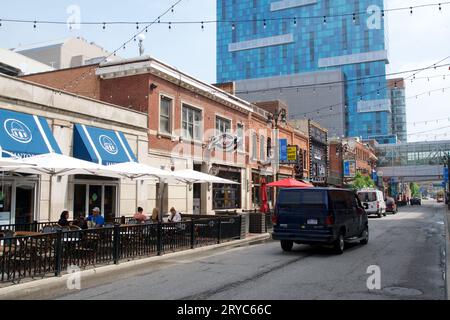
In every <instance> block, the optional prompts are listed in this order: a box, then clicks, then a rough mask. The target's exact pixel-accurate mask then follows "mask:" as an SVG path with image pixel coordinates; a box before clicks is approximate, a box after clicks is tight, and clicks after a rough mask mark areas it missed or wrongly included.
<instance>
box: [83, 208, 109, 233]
mask: <svg viewBox="0 0 450 320" xmlns="http://www.w3.org/2000/svg"><path fill="white" fill-rule="evenodd" d="M86 221H93V222H94V223H95V227H96V228H101V227H103V225H104V224H105V219H104V218H103V217H102V215H101V214H100V209H99V208H98V207H95V208H94V209H92V215H90V216H89V217H88V218H87V219H86Z"/></svg>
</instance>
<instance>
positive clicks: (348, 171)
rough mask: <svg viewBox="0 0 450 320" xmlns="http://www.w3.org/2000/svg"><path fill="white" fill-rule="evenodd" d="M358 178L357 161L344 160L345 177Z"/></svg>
mask: <svg viewBox="0 0 450 320" xmlns="http://www.w3.org/2000/svg"><path fill="white" fill-rule="evenodd" d="M355 176H356V161H355V160H344V177H345V178H354V177H355Z"/></svg>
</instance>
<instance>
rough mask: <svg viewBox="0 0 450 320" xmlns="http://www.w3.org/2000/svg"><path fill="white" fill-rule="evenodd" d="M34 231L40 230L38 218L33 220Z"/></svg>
mask: <svg viewBox="0 0 450 320" xmlns="http://www.w3.org/2000/svg"><path fill="white" fill-rule="evenodd" d="M33 231H34V232H38V222H37V220H34V221H33Z"/></svg>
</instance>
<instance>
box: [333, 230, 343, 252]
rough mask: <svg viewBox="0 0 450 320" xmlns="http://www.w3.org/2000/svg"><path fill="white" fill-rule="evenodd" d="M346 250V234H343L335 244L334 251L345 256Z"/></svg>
mask: <svg viewBox="0 0 450 320" xmlns="http://www.w3.org/2000/svg"><path fill="white" fill-rule="evenodd" d="M344 248H345V241H344V234H343V233H342V232H341V233H340V234H339V237H338V238H337V239H336V241H335V242H334V246H333V250H334V252H335V253H336V254H343V253H344Z"/></svg>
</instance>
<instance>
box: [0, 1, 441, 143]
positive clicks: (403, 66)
mask: <svg viewBox="0 0 450 320" xmlns="http://www.w3.org/2000/svg"><path fill="white" fill-rule="evenodd" d="M230 1H231V0H230ZM439 1H440V0H435V1H433V0H407V1H405V0H385V7H386V8H387V9H389V8H400V7H410V6H416V5H421V4H434V3H435V4H437V3H439ZM175 2H176V0H129V1H126V2H122V1H120V2H116V1H104V0H97V1H87V0H78V1H76V0H71V1H67V0H59V1H50V0H40V1H35V0H15V1H6V0H0V8H1V9H0V19H7V18H10V19H29V20H57V21H67V20H68V19H69V18H70V17H71V16H72V15H73V13H74V11H73V8H75V10H79V13H80V19H81V21H85V22H86V21H113V20H116V21H153V20H154V19H156V18H157V17H158V16H159V15H161V13H162V12H164V11H165V10H167V9H168V8H170V7H171V6H172V4H173V3H175ZM441 2H444V1H441ZM215 16H216V0H182V1H181V3H180V4H179V5H177V6H176V7H175V8H174V12H169V13H168V14H167V15H166V16H165V18H164V19H165V20H168V21H170V20H171V19H173V20H174V21H175V20H190V21H203V20H214V19H215ZM1 23H2V26H1V27H0V47H3V48H14V47H18V46H20V45H29V44H34V43H40V42H46V41H50V40H57V39H64V38H67V37H75V36H81V37H83V38H85V39H87V40H89V41H93V42H95V43H97V44H98V45H100V46H102V47H104V48H105V49H106V50H109V51H114V50H116V49H119V48H122V47H123V45H122V44H123V43H124V42H125V41H127V40H129V39H131V38H132V36H133V35H134V34H135V33H136V32H137V30H136V26H135V25H132V26H123V25H122V26H107V27H106V29H105V30H103V28H102V27H101V26H85V25H83V26H81V28H80V29H72V30H69V28H68V27H67V26H66V25H40V24H38V25H37V26H36V28H33V24H32V23H31V24H16V23H11V22H4V21H3V22H1ZM449 26H450V4H449V5H442V10H441V11H439V10H438V6H433V7H430V8H421V9H419V8H417V9H415V10H413V14H412V15H411V14H410V12H409V10H405V11H397V12H389V13H387V14H386V27H387V37H386V38H387V48H388V54H389V60H390V64H389V65H388V67H387V73H395V72H401V71H406V70H412V69H420V68H424V67H428V66H431V65H433V64H435V63H436V62H438V61H440V60H442V59H444V58H446V57H449V56H450V28H449ZM140 27H142V26H140ZM145 35H146V39H145V41H144V47H145V53H146V54H149V55H151V56H153V57H155V58H157V59H160V60H162V61H164V62H166V63H168V64H170V65H173V66H175V67H177V68H178V69H179V70H182V71H184V72H186V73H189V74H191V75H193V76H195V77H197V78H199V79H201V80H203V81H206V82H209V83H214V82H215V80H216V29H215V25H214V24H206V25H205V28H204V29H203V30H202V29H201V27H200V25H182V26H181V25H174V26H172V29H171V30H169V28H168V26H167V25H158V24H155V25H153V26H152V27H151V28H150V29H149V30H148V33H145ZM138 53H139V51H138V47H137V44H136V43H135V42H133V41H132V42H131V43H130V44H129V45H127V46H126V48H125V50H123V49H120V51H119V52H118V55H120V56H121V57H124V58H129V57H134V56H137V55H138ZM445 63H449V64H450V57H449V58H448V59H447V60H445V61H443V62H442V64H445ZM444 75H445V76H446V77H445V79H444ZM402 76H404V77H408V76H412V73H409V74H408V73H407V74H403V75H402ZM428 77H429V79H428ZM442 88H448V89H445V90H444V91H442ZM432 90H436V91H435V92H432V93H430V94H428V92H429V91H432ZM422 93H425V94H424V95H420V94H422ZM416 96H418V97H417V98H416ZM406 97H407V100H406V105H407V122H408V134H409V136H408V141H424V140H427V141H434V140H446V139H450V112H449V111H450V69H449V67H448V66H447V67H445V68H444V67H443V68H437V69H436V70H434V69H432V70H428V71H422V72H420V73H418V74H417V75H416V80H413V82H411V81H410V79H409V80H408V81H407V82H406ZM417 133H418V134H417Z"/></svg>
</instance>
